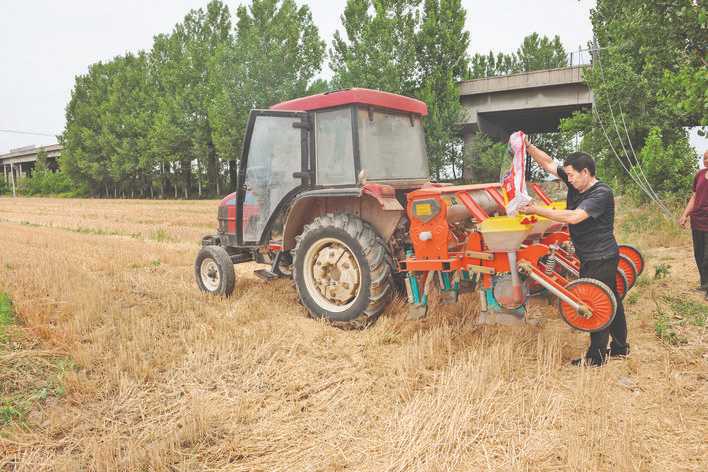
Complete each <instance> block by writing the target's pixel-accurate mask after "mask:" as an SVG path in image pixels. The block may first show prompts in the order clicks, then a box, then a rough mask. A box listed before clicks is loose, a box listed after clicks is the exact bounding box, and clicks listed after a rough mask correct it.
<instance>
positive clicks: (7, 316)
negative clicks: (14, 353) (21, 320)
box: [0, 292, 15, 343]
mask: <svg viewBox="0 0 708 472" xmlns="http://www.w3.org/2000/svg"><path fill="white" fill-rule="evenodd" d="M14 320H15V317H14V315H13V312H12V302H11V301H10V297H9V296H8V295H7V294H6V293H2V292H0V343H4V342H5V341H6V340H7V327H8V326H10V325H11V324H12V323H14Z"/></svg>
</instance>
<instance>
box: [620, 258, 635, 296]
mask: <svg viewBox="0 0 708 472" xmlns="http://www.w3.org/2000/svg"><path fill="white" fill-rule="evenodd" d="M617 268H618V269H619V270H621V271H622V272H624V275H625V276H626V277H627V290H626V291H627V292H629V290H630V289H631V288H632V287H634V284H635V283H636V282H637V274H638V272H637V266H635V265H634V262H632V259H630V258H629V257H627V256H625V255H624V254H620V255H619V260H618V261H617Z"/></svg>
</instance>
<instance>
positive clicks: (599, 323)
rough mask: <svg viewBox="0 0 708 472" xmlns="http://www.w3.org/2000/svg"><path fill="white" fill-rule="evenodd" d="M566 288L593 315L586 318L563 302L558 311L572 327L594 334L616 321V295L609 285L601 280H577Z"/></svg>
mask: <svg viewBox="0 0 708 472" xmlns="http://www.w3.org/2000/svg"><path fill="white" fill-rule="evenodd" d="M565 288H566V290H568V291H569V292H570V293H572V294H573V295H574V296H575V298H576V299H577V300H578V301H580V303H582V304H584V305H586V306H587V307H588V308H590V311H592V314H591V315H590V316H589V317H587V318H586V317H584V316H582V315H580V314H579V313H578V312H577V311H575V310H574V309H573V308H572V307H571V306H570V305H568V304H567V303H566V302H564V301H562V300H561V301H560V304H559V307H558V309H559V311H560V314H561V316H562V317H563V319H564V320H565V322H566V323H568V325H570V327H572V328H575V329H577V330H580V331H586V332H589V333H594V332H596V331H602V330H603V329H605V328H607V327H608V326H609V325H610V323H612V320H614V319H615V312H616V311H617V300H616V299H615V295H614V294H613V293H612V290H610V288H609V287H608V286H607V285H605V284H603V283H602V282H600V281H599V280H595V279H585V278H583V279H577V280H573V281H572V282H570V283H569V284H568V285H566V286H565Z"/></svg>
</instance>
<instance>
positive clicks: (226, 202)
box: [219, 192, 236, 207]
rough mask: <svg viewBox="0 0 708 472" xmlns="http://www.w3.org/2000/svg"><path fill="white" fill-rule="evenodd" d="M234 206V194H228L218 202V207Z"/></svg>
mask: <svg viewBox="0 0 708 472" xmlns="http://www.w3.org/2000/svg"><path fill="white" fill-rule="evenodd" d="M226 205H236V192H234V193H230V194H228V195H227V196H225V197H224V198H222V199H221V201H220V202H219V206H220V207H222V206H226Z"/></svg>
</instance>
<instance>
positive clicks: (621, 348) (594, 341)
mask: <svg viewBox="0 0 708 472" xmlns="http://www.w3.org/2000/svg"><path fill="white" fill-rule="evenodd" d="M707 239H708V238H707ZM618 260H619V256H615V257H613V258H611V259H601V260H597V261H580V277H589V278H592V279H596V280H599V281H600V282H602V283H604V284H605V285H607V286H608V287H610V288H611V289H612V292H613V293H614V294H615V299H616V300H617V312H616V313H615V319H614V320H612V323H610V325H609V326H608V327H607V328H605V329H603V330H602V331H598V332H596V333H590V348H589V349H588V352H587V354H586V356H587V357H591V358H592V359H593V360H595V361H600V362H602V361H604V360H605V359H606V357H607V343H608V341H609V340H610V335H611V336H612V350H613V351H615V352H625V351H626V350H627V320H626V318H625V316H624V305H622V299H621V298H620V297H619V295H617V286H616V281H617V280H616V278H615V277H616V272H617V261H618Z"/></svg>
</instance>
